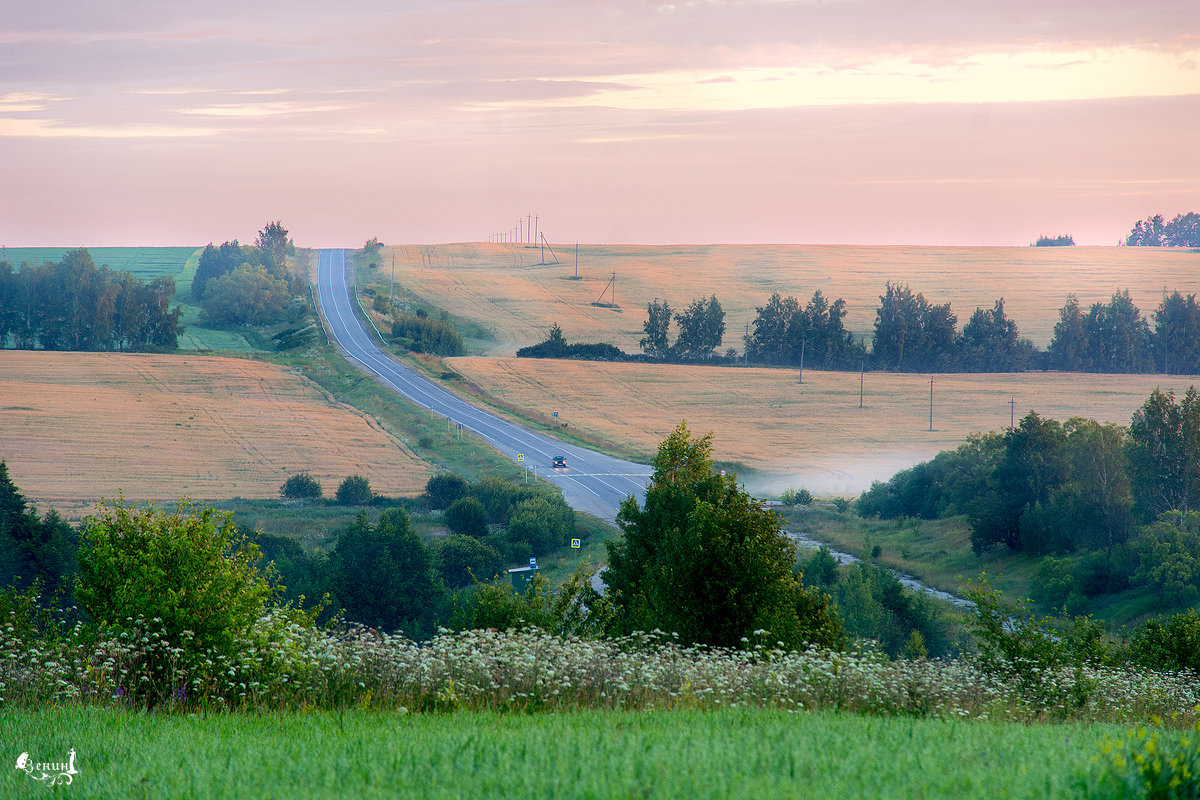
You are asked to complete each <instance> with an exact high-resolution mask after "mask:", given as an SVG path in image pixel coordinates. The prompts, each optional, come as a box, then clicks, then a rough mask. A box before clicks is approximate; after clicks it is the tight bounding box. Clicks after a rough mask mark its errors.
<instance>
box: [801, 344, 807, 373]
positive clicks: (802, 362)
mask: <svg viewBox="0 0 1200 800" xmlns="http://www.w3.org/2000/svg"><path fill="white" fill-rule="evenodd" d="M805 341H807V340H806V339H803V338H802V339H801V340H800V383H804V343H805Z"/></svg>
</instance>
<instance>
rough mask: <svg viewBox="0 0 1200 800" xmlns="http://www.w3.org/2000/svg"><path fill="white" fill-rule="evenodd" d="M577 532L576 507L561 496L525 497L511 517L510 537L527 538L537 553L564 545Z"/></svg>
mask: <svg viewBox="0 0 1200 800" xmlns="http://www.w3.org/2000/svg"><path fill="white" fill-rule="evenodd" d="M574 533H575V511H574V509H572V508H571V507H570V506H568V505H567V504H566V502H565V501H563V499H562V497H561V496H550V495H542V496H539V497H530V498H528V499H525V500H522V501H520V502H519V503H517V504H516V505H514V506H513V509H512V512H511V513H510V514H509V517H508V539H509V541H511V542H525V543H526V544H528V545H529V548H530V551H531V552H532V553H533V555H535V556H540V555H544V554H546V553H548V552H551V551H553V550H557V549H558V548H560V547H565V546H566V544H567V542H568V541H569V540H570V538H571V536H572V535H573V534H574Z"/></svg>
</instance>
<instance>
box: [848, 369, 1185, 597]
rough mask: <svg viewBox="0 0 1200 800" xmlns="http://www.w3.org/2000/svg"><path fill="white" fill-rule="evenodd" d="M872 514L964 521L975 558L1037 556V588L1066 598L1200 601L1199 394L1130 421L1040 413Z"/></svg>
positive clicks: (923, 469) (942, 456) (882, 488)
mask: <svg viewBox="0 0 1200 800" xmlns="http://www.w3.org/2000/svg"><path fill="white" fill-rule="evenodd" d="M857 509H858V511H859V513H860V514H862V515H864V516H880V517H885V518H895V517H898V516H910V517H919V518H923V519H937V518H945V517H952V516H959V515H963V516H965V517H966V519H967V521H968V523H969V525H970V528H971V545H972V547H973V549H974V550H975V552H976V553H983V552H984V551H986V550H989V549H991V548H994V547H1001V548H1005V549H1007V550H1009V551H1011V552H1022V553H1026V554H1030V555H1038V556H1047V555H1051V556H1057V557H1059V558H1060V559H1063V560H1061V561H1054V560H1053V559H1051V560H1049V561H1048V562H1047V563H1048V564H1050V565H1051V568H1052V569H1056V570H1057V571H1058V573H1061V574H1052V575H1044V576H1042V577H1043V578H1044V580H1039V581H1037V582H1036V584H1035V585H1037V586H1038V587H1039V591H1040V592H1041V595H1042V596H1043V597H1044V598H1046V599H1048V600H1052V601H1055V602H1061V601H1062V600H1064V599H1066V598H1067V597H1069V596H1071V595H1072V593H1074V594H1075V595H1076V597H1075V602H1076V603H1077V604H1082V603H1083V602H1085V601H1086V600H1087V599H1088V598H1092V597H1095V596H1097V595H1100V594H1106V593H1113V592H1117V591H1122V590H1124V589H1126V588H1129V587H1130V586H1135V585H1144V586H1146V587H1148V588H1151V589H1153V590H1154V591H1156V592H1157V593H1158V594H1159V595H1160V597H1161V599H1162V600H1163V601H1164V602H1166V603H1168V604H1169V605H1191V604H1194V603H1195V602H1196V601H1197V600H1200V393H1198V392H1197V390H1196V389H1195V387H1192V388H1190V389H1189V390H1188V391H1187V392H1186V393H1185V394H1184V396H1183V397H1182V398H1176V397H1175V395H1174V394H1173V393H1171V392H1166V393H1163V392H1161V391H1158V390H1155V391H1154V392H1153V393H1151V395H1150V396H1149V398H1147V400H1146V402H1145V403H1144V404H1143V405H1142V407H1141V408H1139V409H1138V410H1137V411H1136V412H1135V413H1134V415H1133V418H1132V419H1131V421H1130V424H1129V425H1128V426H1127V427H1125V426H1120V425H1114V424H1111V423H1108V424H1100V423H1097V422H1095V421H1094V420H1087V419H1081V418H1074V419H1070V420H1068V421H1067V422H1065V423H1060V422H1058V421H1057V420H1053V419H1046V418H1043V417H1041V416H1039V415H1038V414H1037V413H1036V412H1033V411H1031V412H1030V413H1029V414H1027V415H1026V416H1025V417H1024V418H1022V419H1021V421H1020V423H1019V424H1018V425H1017V426H1015V427H1014V428H1013V429H1012V430H1010V431H1008V432H1006V433H1002V434H1001V433H995V432H993V433H988V434H976V435H973V436H971V437H970V438H969V439H968V440H967V441H966V442H965V443H963V444H962V445H960V446H959V447H958V448H956V449H955V450H951V451H945V452H942V453H939V454H938V456H937V457H935V458H934V459H933V460H932V461H927V462H924V463H921V464H918V465H916V466H915V467H912V468H911V469H907V470H903V471H901V472H899V473H897V474H896V475H895V476H893V478H892V479H891V480H890V481H888V482H887V483H881V482H876V483H875V484H873V485H872V487H871V488H870V489H869V490H867V491H866V492H864V493H863V494H862V496H861V497H860V498H859V499H858V502H857Z"/></svg>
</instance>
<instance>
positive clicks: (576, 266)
mask: <svg viewBox="0 0 1200 800" xmlns="http://www.w3.org/2000/svg"><path fill="white" fill-rule="evenodd" d="M575 277H576V278H578V277H579V242H578V241H576V242H575Z"/></svg>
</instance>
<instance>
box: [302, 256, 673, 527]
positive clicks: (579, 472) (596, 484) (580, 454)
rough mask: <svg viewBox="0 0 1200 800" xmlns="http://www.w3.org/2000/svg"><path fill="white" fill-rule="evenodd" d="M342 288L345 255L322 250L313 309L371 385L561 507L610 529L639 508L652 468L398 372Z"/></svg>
mask: <svg viewBox="0 0 1200 800" xmlns="http://www.w3.org/2000/svg"><path fill="white" fill-rule="evenodd" d="M351 292H352V289H351V288H350V286H349V282H348V281H347V280H346V251H345V250H340V249H330V250H321V253H320V258H319V261H318V266H317V303H318V304H319V305H320V307H321V311H322V313H323V314H324V316H325V320H326V322H327V323H328V324H329V329H330V332H331V334H332V336H333V339H334V341H335V342H336V343H337V344H338V346H339V347H341V349H342V350H343V352H345V354H346V355H347V357H349V358H350V360H352V361H354V362H356V363H358V364H359V365H360V366H361V367H362V368H363V369H364V370H366V371H367V372H368V373H370V374H371V375H374V376H375V377H377V378H378V379H379V380H380V381H382V382H383V383H384V384H385V385H386V386H388V387H389V388H391V389H392V390H394V391H395V392H396V393H398V394H400V395H403V396H404V397H406V398H408V399H409V400H411V401H412V402H414V403H417V404H418V405H421V406H424V407H425V408H427V409H429V410H430V411H431V412H432V413H434V414H437V415H440V416H442V417H446V418H447V419H449V420H450V421H451V423H452V424H455V425H458V424H461V425H462V428H463V430H465V431H470V432H471V433H474V434H476V435H477V436H479V437H480V438H482V439H483V440H485V441H486V442H488V443H489V444H491V445H492V446H493V447H495V448H496V449H497V450H499V451H500V452H501V453H503V454H504V455H505V456H507V457H509V458H511V459H512V460H513V461H514V462H516V463H518V464H519V465H520V466H523V467H526V468H528V469H531V470H533V472H534V473H535V474H536V476H537V477H538V478H539V479H542V480H547V481H550V482H551V483H553V484H555V485H556V486H559V487H560V488H561V489H562V491H563V496H564V498H565V499H566V501H567V503H569V504H570V505H571V507H572V508H574V509H575V510H577V511H582V512H585V513H588V514H591V515H592V516H595V517H598V518H600V519H603V520H606V521H608V522H612V521H613V520H614V519H615V518H616V516H617V510H618V508H619V507H620V504H621V502H622V501H624V500H625V498H627V497H629V496H630V495H633V496H634V497H637V499H638V502H641V501H642V500H643V498H644V496H645V491H646V485H647V484H648V483H649V482H650V468H649V467H647V466H646V465H644V464H635V463H633V462H631V461H622V460H621V459H619V458H612V457H611V456H606V455H604V454H603V453H597V452H595V451H593V450H588V449H587V448H584V447H579V446H577V445H572V444H566V443H564V442H560V441H558V440H557V439H553V438H551V437H549V436H546V435H544V434H541V433H535V432H533V431H530V430H527V429H526V428H523V427H521V426H520V425H516V424H514V423H512V422H510V421H508V420H506V419H503V418H502V417H499V416H497V415H495V414H493V413H492V412H490V411H484V410H483V409H481V408H478V407H477V406H474V405H471V404H470V403H468V402H466V401H464V400H462V399H461V398H459V397H458V396H457V395H455V394H452V393H451V392H448V391H446V390H445V389H443V388H442V387H441V386H439V385H437V384H436V383H434V382H433V381H431V380H429V379H428V378H426V377H424V376H422V375H419V374H417V373H416V372H414V371H412V370H411V369H409V368H408V367H405V366H404V365H402V364H400V363H399V362H398V361H396V360H395V359H394V358H392V357H391V356H390V355H388V354H387V353H386V352H384V350H383V349H382V348H381V347H380V346H379V344H378V342H379V337H378V335H377V334H375V333H374V332H373V331H372V332H368V331H367V330H366V329H365V328H364V327H363V325H362V323H361V322H360V321H359V318H358V317H357V316H356V315H355V313H354V304H355V302H356V301H355V299H354V298H353V297H352V296H351ZM555 456H564V457H565V458H566V463H567V467H566V468H565V469H554V468H553V467H552V462H553V459H554V457H555Z"/></svg>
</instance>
